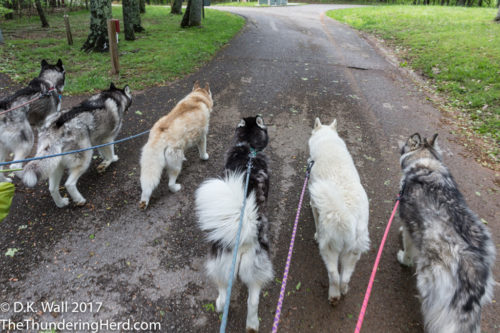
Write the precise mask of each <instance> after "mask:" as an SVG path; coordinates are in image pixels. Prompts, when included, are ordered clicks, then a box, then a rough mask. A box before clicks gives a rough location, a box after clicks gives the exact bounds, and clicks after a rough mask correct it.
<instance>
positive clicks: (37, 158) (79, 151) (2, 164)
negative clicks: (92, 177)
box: [0, 130, 149, 166]
mask: <svg viewBox="0 0 500 333" xmlns="http://www.w3.org/2000/svg"><path fill="white" fill-rule="evenodd" d="M147 133H149V130H147V131H144V132H141V133H139V134H135V135H132V136H129V137H126V138H123V139H120V140H116V141H113V142H109V143H104V144H102V145H97V146H93V147H89V148H82V149H77V150H70V151H66V152H64V153H59V154H54V155H47V156H39V157H32V158H27V159H24V160H17V161H10V162H1V163H0V166H4V165H9V164H14V163H24V162H29V161H36V160H43V159H46V158H52V157H57V156H64V155H70V154H76V153H81V152H83V151H87V150H92V149H95V148H101V147H105V146H109V145H114V144H115V143H120V142H123V141H128V140H131V139H135V138H137V137H139V136H142V135H144V134H147Z"/></svg>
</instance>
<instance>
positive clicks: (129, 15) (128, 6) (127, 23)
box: [122, 0, 136, 40]
mask: <svg viewBox="0 0 500 333" xmlns="http://www.w3.org/2000/svg"><path fill="white" fill-rule="evenodd" d="M122 9H123V27H124V30H125V40H135V34H134V15H133V11H134V10H135V9H136V7H135V6H134V0H122Z"/></svg>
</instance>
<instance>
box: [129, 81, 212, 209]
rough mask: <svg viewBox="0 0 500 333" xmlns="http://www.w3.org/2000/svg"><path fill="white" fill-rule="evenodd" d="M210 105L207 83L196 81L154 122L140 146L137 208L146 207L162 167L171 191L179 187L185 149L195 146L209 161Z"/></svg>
mask: <svg viewBox="0 0 500 333" xmlns="http://www.w3.org/2000/svg"><path fill="white" fill-rule="evenodd" d="M213 104H214V103H213V100H212V92H211V91H210V86H209V84H208V83H206V84H205V88H201V87H200V86H199V84H198V81H196V82H195V83H194V86H193V90H192V92H191V93H190V94H188V95H187V96H186V97H184V98H183V99H182V100H181V101H180V102H179V103H177V105H176V106H175V107H174V108H173V109H172V111H170V113H169V114H167V115H166V116H164V117H162V118H160V119H159V120H158V121H157V122H156V123H155V124H154V125H153V128H152V129H151V132H150V133H149V139H148V142H147V143H146V145H145V146H144V147H143V148H142V155H141V188H142V195H141V202H140V204H139V207H140V208H142V209H144V208H146V207H147V206H148V204H149V199H150V197H151V194H152V193H153V191H154V189H155V188H156V187H157V186H158V184H159V183H160V178H161V174H162V172H163V168H165V167H166V168H167V174H168V188H169V189H170V191H171V192H174V193H175V192H177V191H179V190H180V189H181V185H180V184H177V183H176V181H177V177H178V176H179V174H180V172H181V169H182V162H183V161H184V160H185V158H184V151H185V150H186V149H188V148H190V147H192V146H194V145H197V146H198V151H199V153H200V158H201V159H202V160H204V161H206V160H208V154H207V134H208V124H209V120H210V113H211V112H212V108H213Z"/></svg>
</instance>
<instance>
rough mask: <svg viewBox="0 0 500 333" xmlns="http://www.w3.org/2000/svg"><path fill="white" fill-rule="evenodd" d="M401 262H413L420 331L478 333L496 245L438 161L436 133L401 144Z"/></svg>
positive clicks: (489, 290)
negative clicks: (423, 324) (423, 325)
mask: <svg viewBox="0 0 500 333" xmlns="http://www.w3.org/2000/svg"><path fill="white" fill-rule="evenodd" d="M401 154H402V156H401V160H400V162H401V168H402V169H403V178H402V180H401V202H400V203H401V206H400V208H399V215H400V217H401V219H402V220H403V227H402V231H403V245H404V250H402V251H399V253H398V260H399V262H400V263H401V264H403V265H407V266H410V265H412V264H413V263H415V265H416V271H417V287H418V290H419V293H420V297H421V302H422V312H423V316H424V322H425V331H426V332H429V333H479V332H480V324H481V306H482V305H483V304H485V303H487V302H489V301H491V297H492V293H493V285H494V281H493V276H492V272H491V268H492V265H493V262H494V261H495V248H494V245H493V242H492V241H491V237H490V233H489V232H488V230H487V229H486V227H485V226H484V225H483V224H482V223H481V221H480V220H479V218H478V217H477V215H476V214H474V212H472V211H471V210H470V209H469V207H468V206H467V203H466V202H465V199H464V197H463V196H462V194H461V193H460V191H459V190H458V186H457V184H456V183H455V180H454V179H453V177H452V175H451V174H450V171H449V170H448V168H447V167H446V166H445V165H444V164H443V163H442V161H441V153H440V150H439V147H438V144H437V134H435V135H434V136H433V137H432V139H430V140H427V138H424V139H422V138H421V137H420V135H419V134H418V133H416V134H413V135H412V136H411V137H410V138H409V139H408V140H407V141H406V144H405V145H404V146H403V147H402V150H401Z"/></svg>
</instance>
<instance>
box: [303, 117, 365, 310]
mask: <svg viewBox="0 0 500 333" xmlns="http://www.w3.org/2000/svg"><path fill="white" fill-rule="evenodd" d="M309 152H310V155H311V157H310V159H311V160H313V161H314V162H315V163H314V166H313V167H312V169H311V179H310V182H309V192H310V196H311V209H312V212H313V217H314V222H315V224H316V233H315V234H314V238H315V239H316V241H317V242H318V245H319V251H320V253H321V257H322V258H323V261H324V262H325V265H326V269H327V271H328V280H329V288H328V300H329V301H330V303H331V304H332V305H336V304H337V303H338V301H339V300H340V297H341V295H345V294H346V293H347V291H348V289H349V286H348V285H349V281H350V279H351V275H352V273H353V272H354V268H355V267H356V263H357V262H358V260H359V257H360V256H361V253H363V252H366V251H367V250H368V248H369V247H370V239H369V236H368V214H369V209H368V197H367V196H366V192H365V190H364V189H363V186H362V185H361V182H360V179H359V175H358V172H357V171H356V167H355V166H354V162H353V160H352V158H351V155H350V154H349V151H348V150H347V147H346V145H345V143H344V141H343V140H342V139H341V138H340V137H339V135H338V134H337V120H334V121H333V122H332V123H331V124H330V125H322V124H321V121H320V120H319V118H316V121H315V123H314V128H313V130H312V135H311V138H310V139H309Z"/></svg>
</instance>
